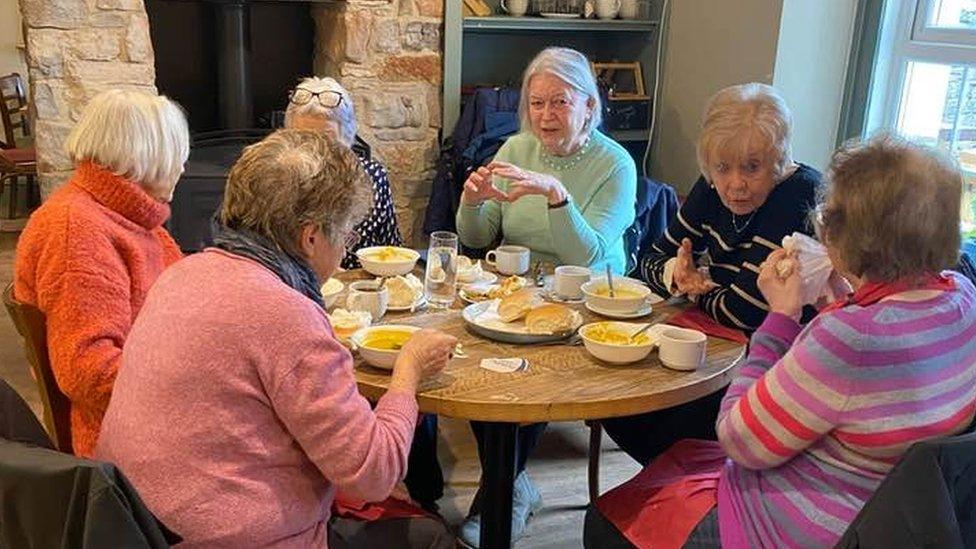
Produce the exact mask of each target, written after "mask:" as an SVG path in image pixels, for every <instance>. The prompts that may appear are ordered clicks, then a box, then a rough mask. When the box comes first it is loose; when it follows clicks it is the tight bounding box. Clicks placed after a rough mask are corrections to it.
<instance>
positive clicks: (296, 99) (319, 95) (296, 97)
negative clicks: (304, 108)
mask: <svg viewBox="0 0 976 549" xmlns="http://www.w3.org/2000/svg"><path fill="white" fill-rule="evenodd" d="M313 97H314V98H316V99H318V101H319V105H322V106H323V107H325V108H327V109H334V108H336V107H338V106H339V105H340V104H341V103H342V94H341V93H339V92H337V91H332V90H322V91H318V92H313V91H312V90H307V89H305V88H295V89H294V90H292V92H291V93H290V94H288V100H289V101H291V102H292V103H294V104H295V105H304V104H306V103H308V102H309V101H311V100H312V98H313Z"/></svg>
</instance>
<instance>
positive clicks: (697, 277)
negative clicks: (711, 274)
mask: <svg viewBox="0 0 976 549" xmlns="http://www.w3.org/2000/svg"><path fill="white" fill-rule="evenodd" d="M676 259H677V261H675V264H674V272H673V273H672V275H671V284H673V285H674V287H675V288H676V289H677V290H678V293H679V294H686V295H689V296H692V297H694V296H698V295H701V294H704V293H707V292H708V291H709V290H711V289H712V288H715V287H717V286H718V285H717V284H715V283H714V282H712V281H711V280H710V279H709V278H708V277H706V276H705V275H704V274H702V273H701V271H699V270H698V268H697V267H695V256H694V255H693V254H692V253H691V240H688V239H687V238H685V239H683V240H682V241H681V246H680V247H679V248H678V255H677V256H676Z"/></svg>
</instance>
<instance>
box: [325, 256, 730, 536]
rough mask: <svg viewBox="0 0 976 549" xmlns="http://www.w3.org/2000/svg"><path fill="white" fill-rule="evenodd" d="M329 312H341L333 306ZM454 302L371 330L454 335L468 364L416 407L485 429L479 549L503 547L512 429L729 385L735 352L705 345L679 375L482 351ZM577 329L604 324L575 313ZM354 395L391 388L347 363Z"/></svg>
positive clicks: (485, 343) (559, 349)
mask: <svg viewBox="0 0 976 549" xmlns="http://www.w3.org/2000/svg"><path fill="white" fill-rule="evenodd" d="M368 277H369V275H368V274H367V273H364V272H362V271H347V272H345V273H341V274H340V275H339V276H338V278H340V279H341V280H343V281H350V280H357V279H362V278H368ZM338 303H339V304H340V305H341V304H342V303H344V301H343V300H342V297H340V299H339V301H338ZM465 305H467V304H466V303H464V302H462V301H460V300H457V301H456V302H455V304H454V306H453V307H452V308H450V309H431V308H427V309H422V310H420V311H417V312H414V313H394V312H388V313H387V314H386V315H385V316H384V317H383V318H382V319H381V320H380V321H379V324H410V325H413V326H421V327H424V328H436V329H438V330H442V331H444V332H447V333H449V334H451V335H454V336H456V337H457V338H458V340H459V341H460V342H461V343H462V345H463V347H464V352H465V353H466V355H467V358H455V359H454V360H452V361H451V363H450V364H449V365H448V367H447V368H446V369H445V370H444V371H443V372H442V373H441V374H440V375H438V376H437V377H435V378H433V379H429V380H426V381H424V382H423V383H422V385H421V387H420V389H419V390H418V394H417V400H418V403H419V405H420V410H421V411H422V412H424V413H430V414H440V415H444V416H449V417H454V418H458V419H467V420H476V421H485V422H489V423H488V424H487V425H486V429H485V446H486V447H487V448H488V455H487V456H485V470H484V475H485V478H490V479H494V480H496V482H488V483H485V486H483V488H484V490H485V492H484V496H485V505H484V506H483V508H484V511H483V513H482V517H481V518H482V529H481V547H484V548H494V547H509V546H510V540H511V514H512V485H513V482H514V474H515V444H516V440H517V433H518V424H519V423H539V422H544V421H575V420H588V419H605V418H611V417H619V416H629V415H635V414H642V413H646V412H651V411H654V410H661V409H664V408H669V407H671V406H676V405H678V404H684V403H686V402H690V401H692V400H695V399H698V398H701V397H703V396H706V395H709V394H711V393H714V392H716V391H718V390H720V389H722V388H723V387H725V386H726V385H728V384H729V382H730V381H731V379H732V375H733V365H734V364H735V362H736V359H737V358H738V357H739V356H740V355H741V354H742V351H743V345H741V344H739V343H736V342H732V341H727V340H724V339H718V338H713V337H709V338H708V351H707V357H706V360H705V364H704V365H702V366H701V367H700V368H698V369H697V370H695V371H691V372H679V371H675V370H670V369H668V368H665V367H664V366H662V365H661V363H660V361H658V359H657V353H656V351H655V352H651V354H650V355H649V356H648V357H647V358H645V359H644V360H642V361H640V362H637V363H633V364H627V365H615V364H608V363H605V362H601V361H599V360H597V359H595V358H593V357H592V356H591V355H590V354H589V353H588V352H587V351H586V349H585V348H584V347H583V346H582V345H578V346H568V345H565V344H558V343H557V344H539V345H514V344H508V343H499V342H495V341H489V340H486V339H484V338H483V337H481V336H479V335H475V334H474V333H472V332H469V331H468V329H467V328H466V327H465V323H464V320H463V319H462V318H461V314H460V310H461V309H462V308H463V307H464V306H465ZM570 306H571V307H573V308H574V309H576V310H578V311H579V312H580V313H581V314H582V315H583V319H584V322H595V321H599V320H606V319H605V318H603V317H601V316H599V315H596V314H595V313H592V312H590V311H589V310H588V309H586V308H585V307H584V306H583V305H570ZM679 310H680V308H678V307H676V306H673V305H669V304H665V303H661V304H658V305H655V306H654V312H653V313H652V314H651V315H649V316H647V317H644V318H640V319H636V320H634V321H633V322H655V323H657V322H664V321H665V320H666V319H667V318H668V317H670V316H671V315H673V314H674V313H676V312H678V311H679ZM514 357H518V358H525V359H527V360H528V363H529V365H528V368H527V369H525V370H523V371H520V372H515V373H511V374H502V373H497V372H492V371H489V370H486V369H484V368H481V367H480V366H479V364H480V361H481V359H483V358H514ZM356 381H357V383H358V385H359V391H360V392H361V393H362V394H363V395H364V396H366V398H368V399H370V400H373V401H375V400H377V399H379V398H380V397H381V396H382V395H383V394H384V393H385V392H386V390H387V388H388V387H389V383H390V375H389V372H387V371H385V370H380V369H376V368H373V367H371V366H369V365H367V364H366V363H365V362H363V361H362V360H361V359H359V358H358V357H357V358H356Z"/></svg>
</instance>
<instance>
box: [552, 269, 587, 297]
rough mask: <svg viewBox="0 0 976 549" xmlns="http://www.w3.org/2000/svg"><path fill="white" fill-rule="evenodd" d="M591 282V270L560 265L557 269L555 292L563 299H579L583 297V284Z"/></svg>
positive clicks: (554, 282)
mask: <svg viewBox="0 0 976 549" xmlns="http://www.w3.org/2000/svg"><path fill="white" fill-rule="evenodd" d="M589 281H590V270H589V269H587V268H586V267H577V266H575V265H560V266H559V267H556V276H555V279H554V281H553V290H554V291H555V292H556V295H557V296H558V297H561V298H563V299H579V298H581V297H583V284H586V283H587V282H589Z"/></svg>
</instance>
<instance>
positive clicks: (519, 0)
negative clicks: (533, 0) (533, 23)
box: [502, 0, 529, 17]
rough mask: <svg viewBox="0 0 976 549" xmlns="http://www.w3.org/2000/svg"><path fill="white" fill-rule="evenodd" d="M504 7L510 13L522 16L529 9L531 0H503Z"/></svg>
mask: <svg viewBox="0 0 976 549" xmlns="http://www.w3.org/2000/svg"><path fill="white" fill-rule="evenodd" d="M502 9H503V10H505V12H506V13H508V14H509V15H514V16H515V17H520V16H522V15H525V12H527V11H529V0H502Z"/></svg>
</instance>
